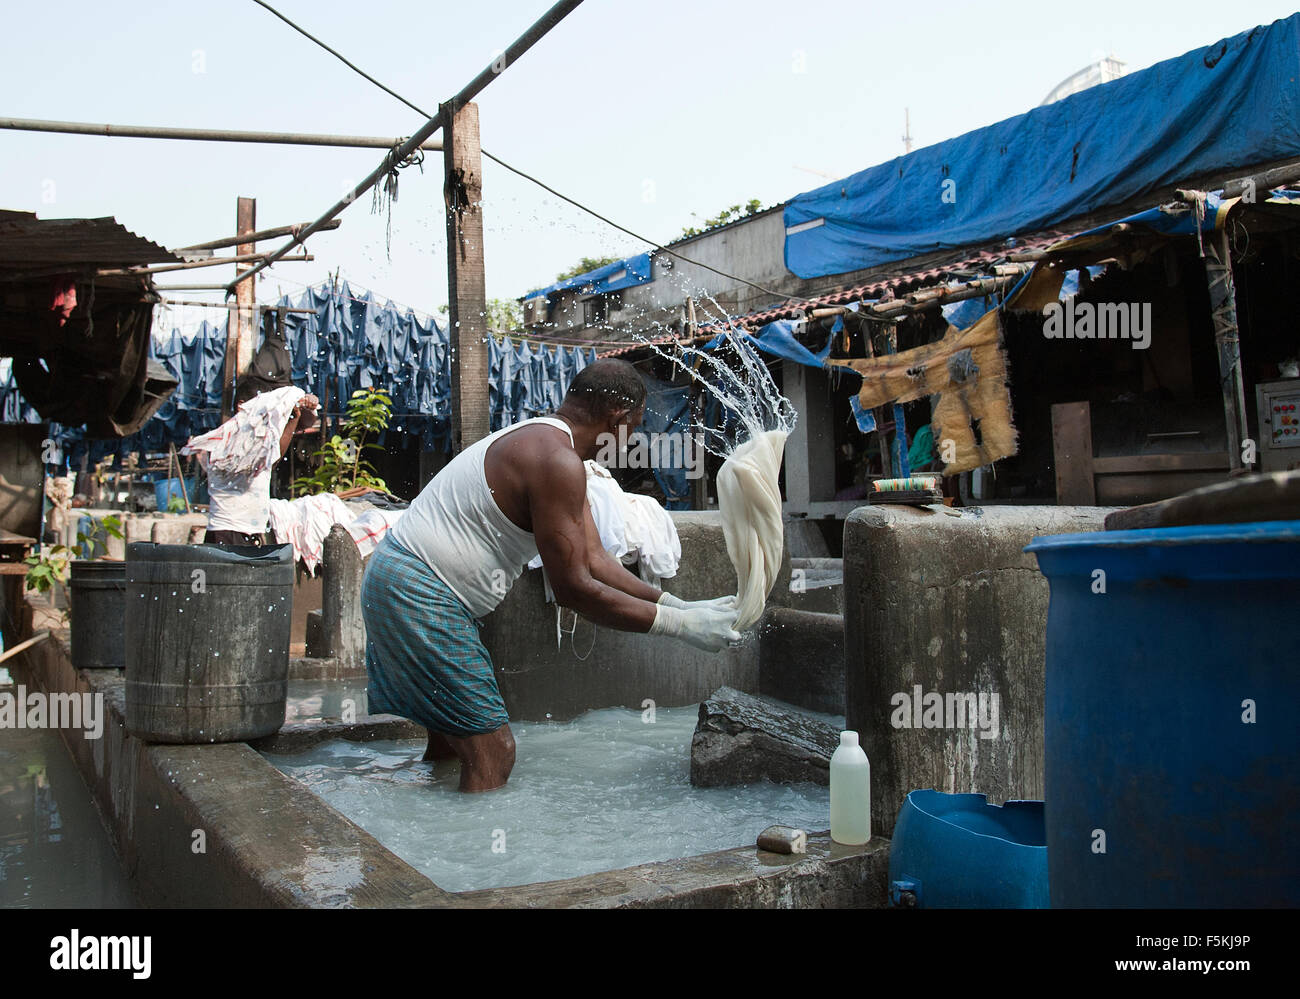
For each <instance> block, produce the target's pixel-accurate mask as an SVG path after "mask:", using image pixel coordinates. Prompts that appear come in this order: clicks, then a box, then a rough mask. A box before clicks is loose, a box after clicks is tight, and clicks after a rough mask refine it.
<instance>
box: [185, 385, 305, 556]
mask: <svg viewBox="0 0 1300 999" xmlns="http://www.w3.org/2000/svg"><path fill="white" fill-rule="evenodd" d="M306 394H307V393H306V392H304V391H303V390H302V389H299V388H294V387H293V386H292V385H290V386H287V387H285V388H281V389H275V390H274V391H272V392H263V393H262V394H261V395H258V396H254V397H253V398H252V399H249V400H248V401H247V402H245V403H244V404H243V405H242V406H240V407H239V412H237V413H236V414H235V415H234V416H232V417H231V418H230V419H228V420H227V421H226V422H225V423H223V424H221V426H219V427H217V428H216V429H215V430H212V431H209V432H208V433H206V434H201V435H200V436H198V437H193V438H191V439H190V441H189V442H188V443H187V444H186V445H185V446H184V447H183V448H181V452H180V453H181V454H183V455H188V454H197V455H198V456H199V461H200V462H201V463H202V465H203V467H204V468H205V469H206V470H207V473H208V530H209V531H238V532H239V533H240V534H261V533H262V532H264V531H265V530H266V525H267V520H268V519H269V517H270V513H271V466H272V465H274V464H275V463H276V462H277V461H279V460H280V436H281V435H282V434H283V433H284V428H285V427H286V426H288V424H289V418H290V417H291V416H292V415H293V408H294V406H296V405H297V403H298V400H299V399H301V398H302V397H303V396H304V395H306Z"/></svg>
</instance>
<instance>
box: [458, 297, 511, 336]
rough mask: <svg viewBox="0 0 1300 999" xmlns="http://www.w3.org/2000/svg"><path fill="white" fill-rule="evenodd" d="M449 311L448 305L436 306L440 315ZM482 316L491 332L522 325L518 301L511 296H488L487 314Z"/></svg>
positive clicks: (506, 331)
mask: <svg viewBox="0 0 1300 999" xmlns="http://www.w3.org/2000/svg"><path fill="white" fill-rule="evenodd" d="M450 311H451V308H450V306H446V305H440V306H438V312H439V314H440V315H444V316H445V315H447V314H448V313H449V312H450ZM483 318H484V319H485V320H486V322H485V323H484V325H486V326H487V328H488V330H489V331H490V332H492V333H510V332H513V331H514V330H517V329H520V328H521V327H522V326H523V325H524V316H523V313H522V312H521V311H520V308H519V303H518V302H516V301H515V300H514V299H512V298H489V299H488V300H487V314H486V315H485V316H484V317H483Z"/></svg>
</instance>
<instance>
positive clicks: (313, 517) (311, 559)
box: [270, 493, 405, 574]
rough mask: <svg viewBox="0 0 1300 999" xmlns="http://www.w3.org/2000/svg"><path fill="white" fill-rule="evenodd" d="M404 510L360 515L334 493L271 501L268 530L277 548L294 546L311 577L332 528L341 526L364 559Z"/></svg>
mask: <svg viewBox="0 0 1300 999" xmlns="http://www.w3.org/2000/svg"><path fill="white" fill-rule="evenodd" d="M403 513H405V511H404V510H380V509H378V508H375V507H371V508H370V509H369V510H366V511H364V512H362V513H360V514H358V512H357V511H356V510H355V509H353V508H352V507H350V506H348V504H346V503H344V502H343V500H341V499H339V497H338V496H336V495H335V494H334V493H320V494H318V495H316V496H299V497H298V498H297V499H295V500H279V499H275V500H271V502H270V517H271V530H272V531H273V532H275V540H276V543H277V544H281V545H285V544H291V545H293V556H294V558H295V559H296V560H297V561H300V562H302V563H303V565H304V566H306V568H307V571H308V572H310V573H313V574H314V573H315V572H316V567H317V566H318V565H320V560H321V553H322V552H323V551H324V548H325V536H326V535H327V534H329V532H330V528H331V527H333V526H334V525H335V524H341V525H342V526H343V527H345V528H346V529H347V532H348V533H349V534H350V535H352V540H353V541H355V542H356V543H357V550H358V551H360V552H361V557H362V558H365V557H366V556H367V555H369V554H370V553H371V552H372V551H374V550H375V547H376V546H377V545H378V544H379V542H380V541H382V540H383V537H384V535H385V534H387V533H388V531H389V529H390V528H391V527H392V526H393V525H394V524H396V523H397V522H398V520H399V519H401V516H402V514H403Z"/></svg>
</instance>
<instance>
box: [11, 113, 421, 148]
mask: <svg viewBox="0 0 1300 999" xmlns="http://www.w3.org/2000/svg"><path fill="white" fill-rule="evenodd" d="M0 128H8V129H13V130H14V131H18V132H59V133H62V134H65V135H106V136H109V137H111V138H129V139H185V140H190V141H195V142H262V143H267V144H269V145H278V146H338V147H344V148H352V149H392V148H393V147H394V146H395V145H397V144H398V143H399V142H401V141H402V137H401V136H395V137H394V138H391V139H386V138H384V137H383V136H382V135H325V134H323V133H319V132H245V131H239V130H235V129H228V128H165V127H162V126H157V125H101V124H97V123H95V122H89V121H46V120H43V119H40V118H0ZM420 148H421V149H430V150H438V149H441V148H442V140H441V139H430V140H429V141H428V142H425V143H423V144H421V146H420Z"/></svg>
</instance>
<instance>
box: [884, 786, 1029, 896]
mask: <svg viewBox="0 0 1300 999" xmlns="http://www.w3.org/2000/svg"><path fill="white" fill-rule="evenodd" d="M889 886H890V898H891V901H893V903H894V904H895V905H903V904H914V905H915V906H916V908H919V909H1045V908H1047V904H1048V896H1047V847H1046V845H1045V839H1044V829H1043V803H1042V802H1041V801H1008V802H1007V803H1006V804H1005V805H1003V806H998V805H990V804H989V803H988V799H987V798H985V797H984V795H982V794H945V793H944V792H942V791H929V790H922V791H912V792H911V793H910V794H908V796H907V798H906V799H904V801H903V807H902V809H900V810H899V813H898V821H897V822H895V823H894V835H893V838H892V840H891V841H890V845H889ZM908 893H910V896H911V897H910V899H906V900H905V899H904V895H905V894H908Z"/></svg>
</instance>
